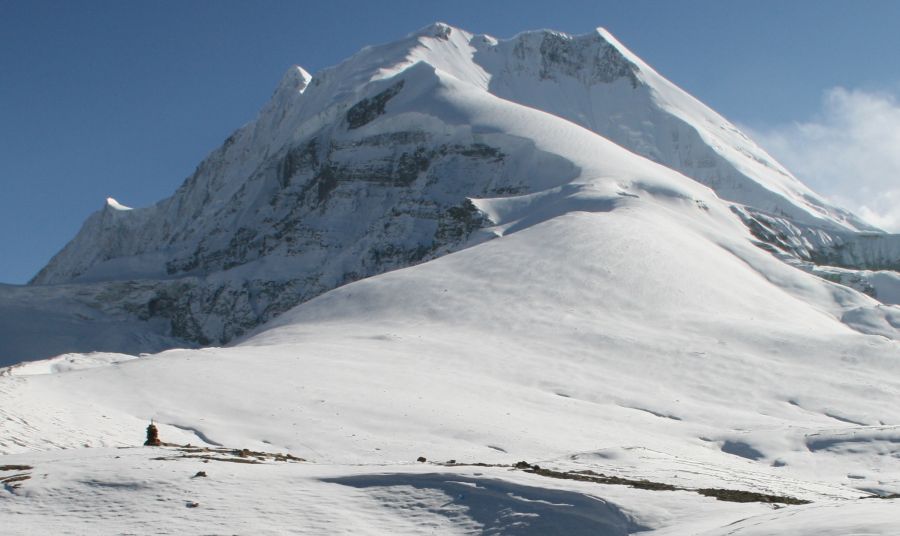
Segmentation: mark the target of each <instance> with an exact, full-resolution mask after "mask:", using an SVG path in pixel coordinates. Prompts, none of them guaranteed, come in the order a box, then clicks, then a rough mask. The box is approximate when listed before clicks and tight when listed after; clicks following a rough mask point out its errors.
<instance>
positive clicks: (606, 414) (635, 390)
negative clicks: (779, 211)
mask: <svg viewBox="0 0 900 536" xmlns="http://www.w3.org/2000/svg"><path fill="white" fill-rule="evenodd" d="M433 30H434V31H437V30H440V28H436V29H433ZM373 50H374V49H373ZM466 50H468V49H466ZM365 53H366V52H365V51H364V52H363V53H361V54H365ZM369 53H372V54H374V53H375V52H372V50H370V51H369ZM469 53H473V52H472V51H471V50H469ZM417 54H425V55H426V56H427V47H425V48H423V49H417ZM460 57H463V56H460ZM422 59H423V58H422V57H413V58H411V60H410V62H409V63H408V64H405V65H404V66H402V68H399V67H398V69H399V70H398V71H397V72H395V73H392V72H383V73H381V76H383V77H385V78H389V77H390V76H401V77H403V79H404V80H405V81H406V85H405V86H404V90H403V92H402V93H401V94H400V95H398V97H397V98H396V100H395V101H394V102H392V106H393V108H392V110H391V112H392V115H391V116H390V117H388V118H385V120H384V121H383V122H387V123H390V125H388V126H392V127H397V126H398V125H399V126H404V125H429V128H432V129H433V130H435V131H437V132H442V133H443V134H444V135H447V136H457V135H459V136H470V135H472V133H473V132H474V133H477V135H478V136H484V137H489V138H490V139H491V141H492V143H496V144H500V146H501V147H503V148H504V149H508V148H509V147H516V146H517V145H515V143H516V142H515V140H517V139H534V140H535V149H536V150H539V151H543V153H542V154H544V153H546V154H548V155H553V158H548V159H547V160H536V161H532V163H536V164H542V165H544V166H546V167H543V168H541V169H540V170H539V171H540V173H538V172H536V171H535V170H534V169H531V167H529V166H523V169H522V170H521V171H522V173H523V174H528V173H532V172H533V173H534V180H535V181H543V182H539V183H538V186H540V188H536V191H535V192H533V193H529V194H527V195H520V196H512V197H497V198H487V199H474V200H473V203H474V204H475V205H476V206H477V208H478V209H479V210H481V211H482V212H483V213H484V214H486V215H487V216H488V217H489V218H490V223H491V224H490V225H488V226H487V227H486V228H484V229H483V230H482V231H480V232H481V234H480V235H479V236H476V237H474V239H473V241H472V247H469V248H468V249H463V250H462V251H458V252H455V253H451V254H449V255H446V256H443V257H440V258H437V259H435V260H432V261H429V262H426V263H423V264H420V265H418V266H414V267H410V268H405V269H402V270H396V271H393V272H390V273H386V274H383V275H379V276H376V277H372V278H368V279H364V280H362V281H358V282H356V283H352V284H349V285H345V286H343V287H340V288H337V289H335V290H333V291H331V292H328V293H325V294H322V295H321V296H319V297H318V298H315V299H313V300H311V301H308V302H306V303H304V304H302V305H300V306H298V307H296V308H294V309H292V310H291V311H289V312H287V313H285V314H283V315H281V316H280V317H278V318H277V319H276V320H275V321H274V322H270V323H269V324H267V325H264V326H262V327H260V328H258V329H257V330H256V332H255V333H253V334H251V335H249V336H247V337H245V338H244V339H243V340H241V341H238V343H237V344H235V345H233V346H231V347H227V348H205V349H199V350H169V351H166V352H162V353H159V354H153V355H143V356H140V357H134V356H125V355H123V354H104V353H94V354H88V355H76V354H68V355H63V356H60V357H57V358H54V359H52V360H49V361H40V362H34V363H29V364H25V365H22V366H19V367H13V368H9V369H4V370H3V372H2V375H0V452H2V453H3V454H4V455H3V456H0V466H3V467H2V472H0V482H2V483H3V488H2V489H0V526H2V530H0V532H3V533H4V534H35V533H46V534H85V533H90V534H120V533H138V534H267V533H268V534H283V533H306V534H335V533H337V534H429V533H433V534H532V535H534V534H610V535H617V534H629V533H633V532H640V531H643V532H645V533H653V534H666V535H675V534H683V535H692V534H701V535H722V536H724V535H763V534H801V535H803V534H809V535H821V534H833V535H845V534H884V535H889V534H896V533H897V529H896V527H897V526H900V514H898V509H897V507H896V501H894V500H892V499H880V498H873V497H875V496H878V495H890V494H893V493H900V466H898V457H900V406H898V404H897V400H898V398H900V375H898V372H900V345H898V342H897V340H898V328H900V314H898V311H900V308H898V307H897V306H892V305H887V304H884V303H881V302H878V301H875V300H873V299H871V298H869V297H867V296H865V295H863V294H861V293H859V292H857V291H854V290H852V289H850V288H848V287H846V286H842V285H839V284H836V283H833V282H830V281H827V280H825V279H823V278H820V277H816V276H814V275H811V274H809V273H806V272H804V271H801V270H799V269H797V268H795V267H793V266H791V265H788V264H786V263H784V262H782V261H780V260H778V259H777V258H775V257H774V256H772V255H770V254H769V253H768V252H766V251H763V250H761V249H759V248H758V247H756V246H755V245H753V243H752V237H751V236H750V234H749V231H748V230H747V228H746V227H745V226H744V225H743V224H742V223H741V221H740V220H739V219H738V218H737V217H736V216H735V215H734V214H733V213H732V211H731V210H730V209H729V205H728V203H726V202H723V201H722V200H721V199H720V198H719V197H718V196H717V195H716V194H715V193H714V192H713V191H712V190H710V189H708V188H706V187H704V186H702V185H700V184H698V183H697V182H695V181H693V180H691V179H688V178H687V177H685V176H684V175H681V174H679V173H677V172H675V171H672V170H671V169H668V168H665V167H663V166H661V165H658V164H654V163H652V162H650V161H649V160H646V159H644V158H642V157H640V156H637V155H636V154H633V153H630V152H628V151H626V150H624V149H622V148H621V147H619V146H617V145H615V144H613V143H610V142H609V141H607V140H606V139H604V138H601V137H599V136H597V135H596V134H595V133H593V132H591V131H589V130H586V129H582V128H580V127H575V126H573V125H572V123H570V122H569V121H567V120H565V119H563V118H560V117H556V116H553V115H550V114H547V113H544V112H540V111H538V110H533V109H530V108H527V107H523V106H520V105H515V104H512V103H511V102H509V101H506V100H503V99H502V98H499V97H497V96H494V95H491V94H488V93H486V92H485V91H484V89H483V88H480V87H479V86H478V83H481V82H483V83H487V81H486V80H482V79H480V78H479V76H481V74H480V71H478V70H477V69H475V70H469V71H461V70H460V69H456V70H455V71H454V72H455V73H456V74H449V73H448V72H447V71H444V70H442V67H441V62H440V61H439V60H438V59H435V58H431V60H430V61H431V64H425V63H417V62H416V61H421V60H422ZM426 59H427V58H426ZM458 59H459V58H457V57H455V56H443V60H441V61H444V60H446V61H445V63H446V62H450V63H453V62H456V61H457V60H458ZM414 60H415V61H414ZM462 63H464V64H465V62H462ZM352 74H353V73H349V74H348V73H344V75H346V76H350V75H352ZM371 74H372V73H366V75H367V76H371ZM292 76H293V77H294V78H296V80H295V81H294V84H298V83H302V85H303V86H304V87H305V86H306V84H307V83H308V82H309V76H308V75H306V74H305V72H302V71H297V72H295V73H293V74H292ZM335 76H336V75H335ZM479 80H481V82H479ZM313 83H314V82H313ZM276 96H277V95H276ZM423 107H424V108H423ZM421 109H427V110H428V111H429V114H427V115H426V114H422V113H421V112H420V111H419V110H421ZM382 128H387V127H386V126H385V125H383V124H379V122H378V121H376V122H374V123H372V125H370V126H366V127H364V129H370V130H369V131H368V132H362V133H361V134H360V135H366V134H369V135H371V134H377V133H378V132H380V130H379V129H382ZM364 129H363V130H364ZM729 136H731V134H729ZM504 144H506V145H504ZM528 176H529V177H532V175H528ZM776 183H777V186H778V187H779V188H783V189H788V190H791V189H795V190H791V192H793V193H798V192H800V191H801V189H802V185H799V186H797V185H795V184H794V183H793V182H792V181H791V180H789V178H787V177H784V180H783V181H782V180H779V181H776ZM797 184H799V183H797ZM767 195H768V194H767ZM785 195H787V194H785ZM798 195H800V194H798ZM784 199H786V200H787V201H786V202H787V203H788V205H791V206H793V207H794V209H796V210H800V211H804V210H807V209H809V206H807V205H805V204H803V202H801V200H802V199H803V198H802V195H800V197H794V196H793V194H791V195H790V196H787V197H785V198H784ZM785 206H787V205H785ZM810 210H812V209H810ZM131 212H134V211H131ZM131 212H128V211H116V212H115V213H112V212H111V213H110V214H106V215H104V216H103V217H105V218H107V219H110V220H111V219H112V218H120V217H122V216H123V214H130V213H131ZM813 212H815V211H813ZM810 214H812V213H810ZM270 269H272V270H276V269H284V266H275V267H274V268H271V267H270ZM886 285H887V283H884V284H882V287H881V288H889V286H886ZM4 292H8V293H10V294H11V295H13V294H15V293H16V292H19V291H17V290H16V289H5V290H4ZM148 292H149V291H148ZM16 295H18V294H16ZM49 299H50V298H48V300H49ZM16 304H18V305H16V307H18V308H17V309H10V311H12V313H10V317H12V315H13V314H14V313H15V312H16V311H26V310H27V306H28V305H30V304H29V303H27V301H26V300H23V301H22V302H21V304H20V303H19V302H16ZM88 312H89V311H85V314H87V313H88ZM52 336H53V334H52V333H51V334H48V337H52ZM151 420H152V421H155V422H156V423H157V425H158V426H159V428H160V434H161V437H162V439H163V440H164V441H167V442H170V443H175V444H181V445H183V444H187V443H190V444H192V445H200V446H206V447H215V448H230V449H250V450H252V451H259V452H269V453H290V454H292V455H293V456H296V457H301V458H303V459H304V460H305V461H276V460H274V459H270V458H266V459H264V460H255V461H259V462H260V463H253V464H251V463H243V462H240V461H236V460H235V459H234V457H233V456H231V457H229V456H224V457H223V456H218V457H217V459H208V460H205V459H204V458H196V457H187V458H186V457H182V454H183V453H184V451H178V450H177V449H175V448H174V447H140V446H139V445H140V444H141V443H142V441H143V434H144V428H145V427H146V426H147V424H148V423H150V421H151ZM420 456H423V457H425V458H427V461H426V462H424V463H418V462H416V459H417V458H418V457H420ZM222 458H228V459H222ZM240 459H241V460H244V461H252V460H253V459H254V458H253V457H252V456H250V457H249V459H248V457H246V456H245V457H242V458H240ZM448 460H456V461H457V462H459V463H484V464H497V465H500V466H495V467H479V466H470V465H455V464H454V465H449V466H448V465H445V464H443V463H441V462H446V461H448ZM520 460H524V461H527V462H529V463H532V464H534V463H536V464H539V465H540V466H541V467H544V468H549V469H553V470H555V471H561V472H565V471H586V470H589V471H593V472H595V473H603V474H605V475H612V476H618V477H621V478H625V479H630V480H644V479H645V480H648V481H652V482H655V483H660V484H669V485H672V486H676V487H678V488H683V489H682V490H680V491H662V490H642V489H632V488H630V487H627V486H620V485H609V484H597V483H594V482H579V481H575V480H562V479H556V478H550V477H548V476H542V475H540V474H532V473H528V472H526V471H523V470H517V469H514V468H512V467H509V466H511V465H512V464H515V463H516V462H518V461H520ZM435 462H438V463H435ZM200 471H202V472H204V473H205V474H206V476H202V475H198V472H200ZM26 476H27V477H28V478H27V479H26V478H25V477H26ZM698 488H720V489H731V490H744V491H752V492H757V493H763V494H768V495H778V496H787V497H793V498H796V499H800V500H805V501H811V502H810V503H809V504H806V505H791V506H783V505H775V506H773V505H770V504H763V503H756V502H751V503H732V502H724V501H718V500H716V499H714V498H711V497H704V496H701V495H699V494H697V493H695V492H693V491H691V490H696V489H698ZM863 497H866V498H863ZM653 531H656V532H653Z"/></svg>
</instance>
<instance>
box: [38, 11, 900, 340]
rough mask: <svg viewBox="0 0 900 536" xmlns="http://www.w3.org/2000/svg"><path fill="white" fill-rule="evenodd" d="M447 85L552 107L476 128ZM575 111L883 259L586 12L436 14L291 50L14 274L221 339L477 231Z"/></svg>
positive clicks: (672, 162) (796, 235) (549, 157)
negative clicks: (239, 99)
mask: <svg viewBox="0 0 900 536" xmlns="http://www.w3.org/2000/svg"><path fill="white" fill-rule="evenodd" d="M450 95H452V97H453V98H472V99H486V100H488V101H490V102H496V103H498V106H499V105H500V104H499V103H502V105H503V106H520V107H522V108H523V109H525V108H526V107H527V108H528V109H536V110H540V111H542V112H546V113H548V114H552V115H555V116H557V117H559V118H562V119H564V120H566V121H568V122H567V123H566V125H568V126H567V127H566V130H565V131H559V132H556V133H544V132H539V131H535V132H534V133H533V134H529V135H528V136H523V135H520V134H512V133H510V132H503V131H500V132H498V131H495V130H485V129H481V128H479V126H478V125H477V124H473V121H472V120H469V119H467V118H465V117H463V116H462V115H461V114H460V113H458V112H457V111H456V109H455V108H454V106H453V104H452V99H451V98H450ZM583 129H587V130H589V131H591V132H593V133H595V134H597V135H600V136H603V137H606V138H608V139H610V140H612V141H614V142H615V143H618V144H619V145H622V146H624V147H625V148H627V149H629V150H631V151H633V152H635V153H637V154H639V155H642V156H645V157H647V158H648V159H650V160H653V161H655V162H658V163H660V164H663V165H665V166H667V167H670V168H672V169H675V170H677V171H679V172H681V173H683V174H684V175H686V176H688V177H690V178H693V179H694V180H696V181H698V182H700V183H701V184H704V185H706V186H708V187H710V188H712V189H713V190H714V191H715V192H716V194H717V195H718V196H719V197H721V198H722V199H725V200H728V201H730V202H733V204H734V207H735V208H734V210H735V211H736V212H738V213H739V215H740V217H741V218H742V220H743V221H744V222H745V223H746V225H747V226H748V228H749V229H750V230H751V231H753V234H754V235H755V236H756V238H757V239H758V240H759V241H760V243H764V244H766V247H773V248H776V249H777V250H778V251H780V252H783V253H785V254H786V255H789V256H793V257H794V258H796V259H799V260H807V261H813V262H816V263H830V264H836V265H839V266H844V267H850V268H870V269H890V270H896V269H897V268H898V264H900V246H898V242H897V240H898V239H897V237H896V236H889V235H884V234H883V233H880V232H879V231H878V230H877V229H873V228H871V227H869V226H867V225H866V224H865V223H864V222H861V221H860V220H858V219H857V218H855V217H854V216H853V215H852V214H849V213H847V212H845V211H843V210H841V209H838V208H836V207H832V206H830V205H828V204H827V203H826V202H825V201H824V200H822V199H821V198H819V197H818V196H817V195H816V194H815V193H813V192H811V191H810V190H809V189H808V188H806V187H805V186H804V185H803V184H801V183H800V182H799V181H797V180H796V179H795V178H793V177H792V176H791V175H790V173H789V172H788V171H787V170H785V169H784V168H783V167H782V166H780V165H779V164H778V163H777V162H775V161H774V160H773V159H772V158H771V157H770V156H768V155H767V154H766V153H765V152H764V151H763V150H762V149H760V148H759V147H757V146H756V145H755V144H754V143H753V142H752V141H750V140H749V139H748V138H747V137H746V136H744V135H743V134H742V133H740V132H739V131H738V130H737V129H736V128H735V127H734V126H733V125H731V124H730V123H728V122H727V121H726V120H725V119H724V118H722V117H721V116H719V115H718V114H716V113H715V112H713V111H712V110H710V109H708V108H707V107H705V106H704V105H702V104H701V103H699V102H697V101H696V100H695V99H693V98H692V97H690V96H689V95H687V94H686V93H684V92H683V91H681V90H680V89H678V88H677V87H675V86H674V85H673V84H671V83H670V82H668V81H667V80H665V79H664V78H662V77H661V76H660V75H659V74H657V73H656V72H655V71H653V69H651V68H650V67H649V66H647V65H646V64H644V63H643V62H642V61H641V60H640V59H639V58H637V57H636V56H634V55H633V54H632V53H631V52H630V51H628V50H627V49H625V48H624V47H623V46H622V45H621V44H620V43H618V42H617V41H616V40H615V38H613V37H612V36H611V35H609V34H608V33H606V32H605V31H602V30H599V31H597V32H595V33H591V34H588V35H584V36H577V37H573V36H569V35H565V34H561V33H558V32H550V31H539V32H529V33H524V34H521V35H518V36H516V37H514V38H512V39H510V40H506V41H498V40H496V39H494V38H492V37H489V36H474V35H471V34H468V33H466V32H464V31H462V30H458V29H456V28H451V27H449V26H446V25H441V24H437V25H434V26H431V27H428V28H425V29H423V30H421V31H419V32H417V33H415V34H412V35H410V36H408V37H407V38H405V39H403V40H401V41H398V42H395V43H390V44H386V45H382V46H378V47H368V48H366V49H364V50H363V51H361V52H360V53H358V54H357V55H355V56H353V57H351V58H350V59H348V60H347V61H345V62H344V63H342V64H340V65H338V66H335V67H333V68H330V69H326V70H324V71H322V72H321V73H317V74H316V75H315V76H310V75H309V74H308V73H306V71H304V70H303V69H301V68H299V67H293V68H291V69H290V70H289V71H288V72H287V73H286V74H285V76H284V78H283V80H282V81H281V83H280V84H279V86H278V87H277V89H276V91H275V93H274V94H273V96H272V99H271V100H270V102H269V103H268V104H266V106H265V107H264V108H263V110H262V111H261V113H260V115H259V117H258V118H257V119H256V120H255V121H253V122H251V123H250V124H248V125H245V126H244V127H242V128H240V129H238V130H237V131H236V132H235V133H234V134H233V135H232V136H231V137H229V138H228V139H227V140H226V141H225V143H224V144H223V145H222V146H221V147H220V148H218V149H216V150H215V151H214V152H213V153H211V154H210V155H209V156H208V157H207V158H206V159H205V160H204V161H203V162H202V163H201V164H200V165H199V166H198V167H197V170H196V171H195V172H194V174H193V175H191V176H190V177H189V178H188V179H187V180H186V181H185V183H184V184H183V185H182V186H181V187H180V188H179V189H178V191H177V192H175V194H174V195H173V196H172V197H170V198H168V199H165V200H163V201H160V202H159V203H157V204H156V205H154V206H152V207H148V208H137V209H133V210H126V209H125V207H122V206H120V205H118V204H117V203H108V204H107V205H106V206H105V207H104V208H103V209H101V210H100V211H99V212H97V213H95V214H94V215H93V216H91V217H90V218H89V219H88V220H87V221H86V222H85V224H84V227H83V228H82V230H81V232H80V233H79V234H78V236H76V238H75V239H74V240H73V241H72V242H71V243H69V244H68V245H67V246H66V247H65V248H64V249H63V250H62V251H61V252H60V253H59V254H57V255H56V257H54V258H53V259H52V260H51V262H50V263H49V264H48V265H47V266H46V267H45V268H44V269H43V270H41V272H40V273H39V274H38V275H37V276H36V277H35V278H34V280H33V281H32V282H31V284H32V285H36V286H41V285H50V284H52V285H59V287H58V288H59V289H60V290H59V292H61V293H69V294H71V296H72V299H73V300H76V301H79V303H88V302H90V303H92V304H94V305H93V306H94V307H97V308H102V309H103V310H104V311H107V312H113V313H114V314H116V315H126V316H128V317H129V318H132V319H134V320H138V321H141V322H144V323H145V324H146V325H147V326H148V328H147V329H151V328H150V327H149V326H151V325H152V326H153V327H152V331H153V333H157V334H159V335H161V336H165V337H171V338H174V339H179V340H182V341H187V342H189V343H192V344H202V345H209V344H223V343H227V342H229V341H232V340H234V339H235V338H236V337H240V336H241V335H242V334H244V333H246V332H247V331H249V330H251V329H253V328H254V327H255V326H257V325H259V324H261V323H263V322H266V321H268V320H270V319H271V318H273V317H275V316H277V315H278V314H280V313H281V312H284V311H285V310H287V309H289V308H291V307H293V306H294V305H297V304H298V303H301V302H304V301H306V300H309V299H311V298H313V297H315V296H317V295H319V294H322V293H323V292H326V291H328V290H331V289H333V288H335V287H338V286H340V285H343V284H345V283H348V282H351V281H355V280H358V279H361V278H365V277H368V276H371V275H374V274H378V273H382V272H385V271H388V270H393V269H396V268H401V267H405V266H410V265H412V264H416V263H420V262H423V261H426V260H429V259H432V258H435V257H438V256H441V255H444V254H447V253H450V252H453V251H456V250H459V249H462V248H465V247H467V246H469V245H472V244H475V243H478V242H481V241H484V240H489V239H491V238H493V237H494V236H495V234H496V233H495V232H494V231H492V230H490V227H491V226H492V225H493V223H496V222H493V221H492V219H491V216H490V215H489V214H487V213H485V212H482V210H480V209H479V208H478V207H479V206H481V205H480V203H479V200H483V199H495V198H512V197H527V196H529V195H532V194H538V193H541V192H547V191H549V190H551V189H553V188H557V187H559V186H561V185H563V184H565V183H566V182H568V181H570V180H572V179H573V178H574V177H576V176H578V175H579V173H582V172H583V171H584V170H582V169H579V168H578V166H575V165H574V164H573V163H572V162H571V161H570V160H569V159H567V158H565V157H563V156H561V155H560V154H558V153H559V151H553V150H550V149H548V148H547V145H548V144H547V143H545V141H544V139H543V137H544V136H549V135H553V136H563V137H565V136H569V135H577V136H581V135H583ZM861 231H865V232H866V234H860V232H861ZM128 282H131V283H128ZM136 288H139V289H140V290H139V291H138V290H135V289H136ZM67 289H68V290H67ZM75 289H77V291H76V290H75ZM111 314H112V313H111ZM161 325H162V326H165V327H164V328H162V330H160V328H159V326H161ZM104 349H107V350H109V349H110V348H104ZM81 350H83V349H81ZM25 357H28V356H25ZM34 357H41V356H34Z"/></svg>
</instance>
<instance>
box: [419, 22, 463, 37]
mask: <svg viewBox="0 0 900 536" xmlns="http://www.w3.org/2000/svg"><path fill="white" fill-rule="evenodd" d="M454 30H457V31H459V29H458V28H454V27H453V26H450V25H449V24H447V23H445V22H440V21H438V22H433V23H431V24H429V25H427V26H424V27H422V28H419V29H418V30H416V31H415V32H413V33H412V34H410V36H411V37H435V38H438V39H447V38H448V37H450V34H451V33H453V31H454Z"/></svg>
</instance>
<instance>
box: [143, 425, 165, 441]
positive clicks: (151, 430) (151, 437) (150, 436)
mask: <svg viewBox="0 0 900 536" xmlns="http://www.w3.org/2000/svg"><path fill="white" fill-rule="evenodd" d="M160 445H162V441H160V440H159V430H158V429H157V428H156V425H155V424H153V423H152V422H151V423H150V426H148V427H147V441H144V446H147V447H158V446H160Z"/></svg>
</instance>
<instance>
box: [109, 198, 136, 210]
mask: <svg viewBox="0 0 900 536" xmlns="http://www.w3.org/2000/svg"><path fill="white" fill-rule="evenodd" d="M106 206H107V207H109V208H111V209H113V210H131V207H126V206H125V205H123V204H122V203H119V202H118V201H116V200H115V199H113V198H112V197H107V198H106Z"/></svg>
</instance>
